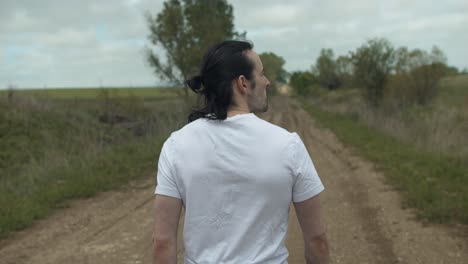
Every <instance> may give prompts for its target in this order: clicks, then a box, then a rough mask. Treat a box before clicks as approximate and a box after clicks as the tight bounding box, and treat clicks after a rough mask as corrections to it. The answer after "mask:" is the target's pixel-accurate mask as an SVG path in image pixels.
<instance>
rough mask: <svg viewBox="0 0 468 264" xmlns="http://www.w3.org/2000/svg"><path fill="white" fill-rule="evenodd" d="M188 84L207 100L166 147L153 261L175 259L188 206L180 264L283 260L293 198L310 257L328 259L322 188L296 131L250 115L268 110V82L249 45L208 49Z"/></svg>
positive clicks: (275, 262)
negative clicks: (180, 230) (182, 211)
mask: <svg viewBox="0 0 468 264" xmlns="http://www.w3.org/2000/svg"><path fill="white" fill-rule="evenodd" d="M187 85H188V86H189V87H190V88H191V89H192V90H193V91H194V92H196V93H199V94H201V95H203V96H204V98H205V106H204V107H203V108H201V109H195V110H194V111H193V112H192V113H191V115H190V117H189V124H187V125H186V126H184V127H183V128H182V129H180V130H178V131H176V132H174V133H172V135H171V136H170V137H169V139H167V141H166V142H165V143H164V146H163V148H162V150H161V154H160V157H159V163H158V175H157V181H158V185H157V187H156V191H155V193H156V198H155V223H154V230H153V242H154V261H155V263H157V264H160V263H161V264H162V263H164V264H166V263H177V257H176V256H177V231H178V223H179V217H180V214H181V209H182V206H183V207H184V208H185V223H184V239H183V240H184V241H183V242H184V249H185V252H184V263H186V264H202V263H203V264H205V263H214V264H228V263H229V264H245V263H272V264H280V263H281V264H283V263H287V257H288V251H287V249H286V247H285V245H284V240H285V235H286V230H287V224H288V215H289V206H290V204H291V202H293V203H294V206H295V209H296V213H297V217H298V220H299V223H300V225H301V228H302V231H303V237H304V242H305V259H306V262H307V263H328V244H327V239H326V235H325V230H324V227H323V224H322V222H321V219H320V204H319V199H318V194H319V193H320V192H322V191H323V190H324V187H323V185H322V183H321V181H320V178H319V177H318V175H317V172H316V170H315V167H314V165H313V162H312V160H311V159H310V157H309V154H308V153H307V150H306V148H305V146H304V144H303V143H302V141H301V139H300V138H299V136H298V135H297V134H296V133H290V132H288V131H286V130H285V129H283V128H280V127H278V126H275V125H273V124H271V123H268V122H266V121H264V120H262V119H260V118H258V117H257V116H256V115H255V114H254V113H255V112H265V111H267V109H268V101H267V89H268V87H269V85H270V82H269V81H268V79H267V77H266V76H265V75H264V71H263V65H262V62H261V60H260V58H259V56H258V55H257V54H256V53H255V52H254V51H253V50H252V45H251V44H250V43H247V42H241V41H225V42H222V43H220V44H218V45H216V46H214V47H212V48H211V49H210V50H209V51H208V52H207V53H206V54H205V56H204V58H203V63H202V66H201V69H200V74H199V75H198V76H195V77H194V78H192V79H190V80H189V81H187Z"/></svg>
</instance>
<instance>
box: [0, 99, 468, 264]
mask: <svg viewBox="0 0 468 264" xmlns="http://www.w3.org/2000/svg"><path fill="white" fill-rule="evenodd" d="M270 107H271V109H270V111H269V112H267V113H265V114H262V115H259V116H260V117H262V118H264V119H266V120H269V121H271V122H272V123H275V124H277V125H280V126H282V127H284V128H286V129H288V130H289V131H295V132H298V134H299V135H300V136H301V138H302V140H303V141H304V143H305V145H306V146H307V149H308V150H309V153H310V155H311V157H312V159H313V161H314V163H315V166H316V167H317V170H318V172H319V175H320V177H321V178H322V181H323V182H324V185H325V188H326V190H325V192H324V193H323V194H321V201H322V204H323V205H322V208H323V210H324V217H325V223H326V225H327V230H328V231H327V234H328V237H329V240H330V246H331V257H332V263H429V264H430V263H455V264H457V263H458V264H461V263H468V261H467V260H468V247H467V239H466V237H462V235H461V234H462V233H460V232H458V234H457V231H460V230H461V229H460V228H461V227H460V228H456V227H452V228H448V227H445V226H438V225H429V224H422V223H421V222H419V221H416V220H414V217H413V215H414V214H413V213H412V212H411V210H403V209H401V208H400V204H401V201H400V198H399V194H398V193H397V192H395V191H394V190H392V188H391V187H389V186H388V185H386V184H385V183H384V178H383V175H382V174H381V173H378V172H376V170H375V168H374V167H373V164H372V163H370V162H367V161H365V160H363V159H361V158H359V157H358V156H356V155H354V154H353V152H352V151H351V150H350V149H349V148H347V147H344V146H343V145H342V144H341V143H340V142H339V141H338V140H337V139H336V138H335V136H334V135H333V134H332V133H331V132H330V131H329V130H327V129H324V128H320V127H318V126H317V124H316V123H315V122H314V120H313V119H311V118H310V116H309V115H308V113H306V112H305V111H304V110H303V109H301V108H300V106H299V104H298V103H297V102H296V101H294V100H293V99H290V98H287V97H277V98H273V99H272V100H271V102H270ZM155 162H156V161H155ZM155 164H156V163H155ZM154 175H155V173H154V174H153V175H150V176H148V177H146V178H145V179H143V180H139V181H136V182H132V183H130V184H129V185H128V186H126V187H124V188H122V189H120V190H115V191H110V192H106V193H101V194H99V195H97V196H95V197H93V198H89V199H85V200H77V201H74V202H72V203H71V205H70V207H69V208H66V209H63V210H58V211H57V212H56V213H54V214H53V215H52V216H50V217H49V218H47V219H44V220H41V221H38V222H37V223H36V224H35V225H34V226H33V227H31V228H29V229H27V230H24V231H21V232H18V233H16V234H14V235H13V236H12V237H11V238H9V239H7V240H3V241H0V263H1V264H29V263H40V264H42V263H47V264H48V263H50V264H58V263H78V264H84V263H100V264H101V263H102V264H110V263H135V264H136V263H151V246H152V242H151V232H152V230H151V229H152V222H153V214H154V211H153V206H152V205H153V203H152V200H153V198H154V194H153V192H154V183H155V179H154ZM182 225H183V221H181V227H182ZM181 231H182V230H181V228H180V230H179V238H180V239H181V238H182V236H181V234H182V232H181ZM286 240H287V241H286V244H287V246H288V249H289V252H290V257H289V263H291V264H295V263H304V257H303V255H304V253H303V242H302V233H301V231H300V227H299V224H298V222H297V219H296V215H295V212H294V209H293V207H292V208H291V210H290V218H289V228H288V234H287V239H286ZM178 259H179V263H182V262H181V261H182V247H181V246H180V247H179V255H178Z"/></svg>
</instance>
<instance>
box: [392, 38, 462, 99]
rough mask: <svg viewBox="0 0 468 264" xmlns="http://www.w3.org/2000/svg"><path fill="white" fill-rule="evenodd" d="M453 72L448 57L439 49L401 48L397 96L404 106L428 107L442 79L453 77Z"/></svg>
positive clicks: (398, 51)
mask: <svg viewBox="0 0 468 264" xmlns="http://www.w3.org/2000/svg"><path fill="white" fill-rule="evenodd" d="M455 69H456V68H455ZM453 71H454V70H453V69H452V68H451V67H448V66H447V57H446V56H445V54H444V53H443V51H442V50H441V49H440V48H438V47H437V46H434V47H433V48H432V50H431V52H426V51H424V50H420V49H414V50H411V51H410V50H408V49H407V48H406V47H402V48H399V49H397V51H396V64H395V77H394V78H393V79H394V85H393V87H392V89H394V90H396V91H397V92H396V93H397V94H394V97H396V99H399V100H400V101H401V103H403V104H408V103H410V104H412V103H418V104H421V105H423V104H426V103H428V102H429V101H430V100H431V99H432V98H434V97H435V95H436V94H437V88H438V83H439V81H440V79H442V78H443V77H444V76H447V75H449V74H453V73H454V72H453ZM455 73H456V72H455Z"/></svg>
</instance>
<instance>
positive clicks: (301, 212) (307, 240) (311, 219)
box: [294, 195, 330, 264]
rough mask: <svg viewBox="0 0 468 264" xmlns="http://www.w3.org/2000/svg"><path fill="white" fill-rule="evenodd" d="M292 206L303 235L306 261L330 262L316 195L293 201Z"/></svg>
mask: <svg viewBox="0 0 468 264" xmlns="http://www.w3.org/2000/svg"><path fill="white" fill-rule="evenodd" d="M294 207H295V209H296V215H297V219H298V220H299V224H300V225H301V229H302V234H303V237H304V249H305V259H306V263H307V264H322V263H327V264H328V263H329V262H330V256H329V250H328V241H327V236H326V234H325V227H324V226H323V223H322V221H321V213H320V202H319V197H318V195H317V196H314V197H312V198H310V199H308V200H305V201H303V202H299V203H294Z"/></svg>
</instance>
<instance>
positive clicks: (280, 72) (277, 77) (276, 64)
mask: <svg viewBox="0 0 468 264" xmlns="http://www.w3.org/2000/svg"><path fill="white" fill-rule="evenodd" d="M259 56H260V59H261V60H262V63H263V68H264V70H265V75H266V76H267V78H268V80H270V83H271V88H272V89H271V90H272V91H275V90H276V89H277V88H278V83H279V82H282V83H284V82H286V78H287V72H286V70H284V68H283V66H284V64H285V61H284V59H283V58H282V57H280V56H278V55H276V54H275V53H273V52H264V53H261V54H259Z"/></svg>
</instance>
